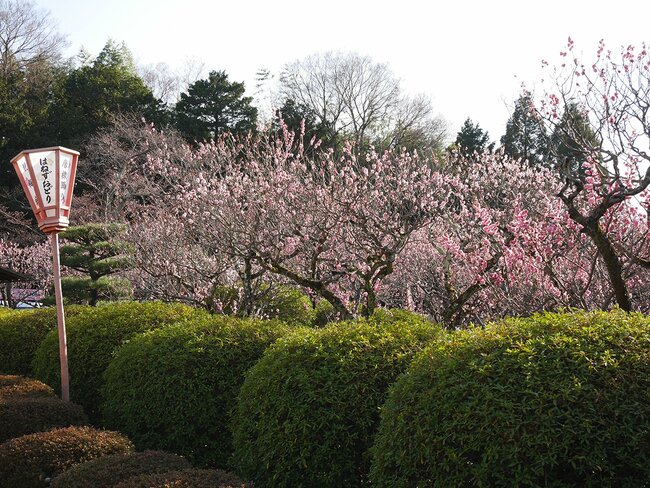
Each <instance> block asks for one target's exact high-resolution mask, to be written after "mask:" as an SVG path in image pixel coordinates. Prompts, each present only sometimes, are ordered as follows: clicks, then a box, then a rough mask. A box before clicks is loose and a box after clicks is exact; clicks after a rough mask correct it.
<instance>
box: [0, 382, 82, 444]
mask: <svg viewBox="0 0 650 488" xmlns="http://www.w3.org/2000/svg"><path fill="white" fill-rule="evenodd" d="M87 423H88V419H87V418H86V415H85V413H84V411H83V409H82V408H81V407H80V406H79V405H75V404H74V403H69V402H63V401H61V400H60V399H58V398H57V397H56V396H54V392H53V391H52V389H51V388H50V387H48V386H47V385H44V384H43V383H41V382H40V381H35V380H31V379H27V378H23V377H21V376H0V443H2V442H4V441H6V440H9V439H13V438H14V437H20V436H23V435H26V434H32V433H35V432H41V431H46V430H50V429H52V428H54V427H68V426H70V425H85V424H87Z"/></svg>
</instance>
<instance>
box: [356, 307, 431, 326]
mask: <svg viewBox="0 0 650 488" xmlns="http://www.w3.org/2000/svg"><path fill="white" fill-rule="evenodd" d="M368 321H369V322H370V323H373V324H387V323H393V322H407V323H410V324H423V325H426V324H429V323H430V321H429V319H428V318H427V317H426V316H424V315H421V314H419V313H415V312H411V311H410V310H402V309H399V308H378V309H376V310H375V311H374V312H373V313H372V315H371V316H370V318H369V319H368Z"/></svg>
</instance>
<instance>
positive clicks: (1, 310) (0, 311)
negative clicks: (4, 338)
mask: <svg viewBox="0 0 650 488" xmlns="http://www.w3.org/2000/svg"><path fill="white" fill-rule="evenodd" d="M15 312H16V310H14V309H12V308H7V307H2V306H0V317H5V316H7V315H10V314H12V313H15Z"/></svg>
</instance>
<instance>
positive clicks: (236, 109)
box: [176, 71, 257, 142]
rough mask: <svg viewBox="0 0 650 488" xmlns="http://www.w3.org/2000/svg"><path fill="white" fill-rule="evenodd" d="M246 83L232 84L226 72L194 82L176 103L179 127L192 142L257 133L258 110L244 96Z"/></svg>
mask: <svg viewBox="0 0 650 488" xmlns="http://www.w3.org/2000/svg"><path fill="white" fill-rule="evenodd" d="M245 91H246V89H245V86H244V83H239V82H236V81H232V82H231V81H229V80H228V75H227V74H226V72H225V71H211V72H210V75H209V76H208V78H207V79H204V80H197V81H195V82H194V83H192V84H191V85H190V86H189V88H188V90H187V92H186V93H181V98H180V100H179V101H178V102H177V103H176V128H177V129H178V130H179V131H180V132H181V133H182V134H183V135H184V136H185V137H186V138H187V139H188V140H190V141H193V142H202V141H207V140H211V139H215V138H217V137H218V136H219V135H220V134H222V133H224V132H226V131H229V132H233V133H239V134H241V133H246V132H249V131H252V130H255V126H256V122H257V108H255V107H254V106H253V105H252V102H253V99H252V97H246V96H244V92H245Z"/></svg>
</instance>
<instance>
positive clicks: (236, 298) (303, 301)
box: [209, 283, 315, 326]
mask: <svg viewBox="0 0 650 488" xmlns="http://www.w3.org/2000/svg"><path fill="white" fill-rule="evenodd" d="M255 295H256V300H255V301H254V303H253V304H252V305H251V306H252V309H253V311H254V313H255V315H257V316H259V317H263V318H266V319H278V320H282V321H283V322H286V323H288V324H290V325H295V326H298V325H304V326H311V325H312V324H313V323H314V317H315V311H314V307H313V306H312V303H311V300H310V299H309V297H308V296H307V295H305V294H304V293H303V292H302V291H300V290H298V289H297V288H293V287H291V286H287V285H277V284H275V285H269V284H268V283H264V284H262V285H261V286H260V287H259V289H257V290H256V292H255ZM209 303H210V305H211V306H212V307H213V308H214V309H216V310H219V311H220V312H221V313H223V314H226V315H236V314H237V311H238V310H237V307H238V306H241V296H240V290H239V289H238V288H235V287H232V286H217V287H215V288H214V289H213V291H212V296H211V297H210V299H209Z"/></svg>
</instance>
